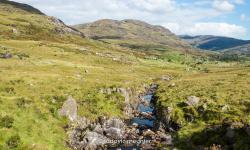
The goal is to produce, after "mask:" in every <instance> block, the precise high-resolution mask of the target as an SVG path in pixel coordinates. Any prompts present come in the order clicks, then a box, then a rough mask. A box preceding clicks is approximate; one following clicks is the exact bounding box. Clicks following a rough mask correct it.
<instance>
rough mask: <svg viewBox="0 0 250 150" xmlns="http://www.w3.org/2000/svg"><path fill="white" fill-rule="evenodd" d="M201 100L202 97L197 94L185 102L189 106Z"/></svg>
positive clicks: (195, 104)
mask: <svg viewBox="0 0 250 150" xmlns="http://www.w3.org/2000/svg"><path fill="white" fill-rule="evenodd" d="M199 102H200V98H199V97H196V96H189V97H188V98H187V101H186V102H185V103H186V104H187V105H188V106H197V105H198V104H199Z"/></svg>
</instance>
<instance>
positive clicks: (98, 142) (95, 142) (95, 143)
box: [84, 132, 109, 150]
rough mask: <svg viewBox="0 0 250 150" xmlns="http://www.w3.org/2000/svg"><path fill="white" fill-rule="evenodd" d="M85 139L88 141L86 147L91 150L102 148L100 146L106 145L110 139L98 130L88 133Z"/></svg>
mask: <svg viewBox="0 0 250 150" xmlns="http://www.w3.org/2000/svg"><path fill="white" fill-rule="evenodd" d="M84 140H85V141H86V142H87V145H86V147H85V149H90V150H92V149H93V150H96V149H100V148H99V147H101V146H103V145H105V144H106V143H107V142H108V141H109V139H108V138H107V137H105V136H103V135H101V134H98V133H96V132H88V133H86V135H85V139H84Z"/></svg>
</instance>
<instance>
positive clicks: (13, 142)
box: [6, 135, 21, 149]
mask: <svg viewBox="0 0 250 150" xmlns="http://www.w3.org/2000/svg"><path fill="white" fill-rule="evenodd" d="M6 145H7V146H8V147H9V148H10V149H13V148H17V147H18V146H20V145H21V138H20V136H19V135H13V136H11V137H10V138H9V139H8V140H7V141H6Z"/></svg>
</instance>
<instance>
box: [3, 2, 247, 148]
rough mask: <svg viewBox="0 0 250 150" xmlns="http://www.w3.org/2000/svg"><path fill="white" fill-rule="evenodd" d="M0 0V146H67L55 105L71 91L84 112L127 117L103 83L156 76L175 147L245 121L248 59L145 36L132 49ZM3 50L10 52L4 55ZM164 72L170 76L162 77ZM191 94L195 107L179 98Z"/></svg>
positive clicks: (134, 84) (138, 83) (133, 82)
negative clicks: (228, 58)
mask: <svg viewBox="0 0 250 150" xmlns="http://www.w3.org/2000/svg"><path fill="white" fill-rule="evenodd" d="M0 3H1V5H0V57H1V58H0V150H6V149H16V150H21V149H22V150H29V149H30V150H31V149H35V150H37V149H38V150H64V149H65V150H66V149H68V148H67V145H66V141H67V138H68V137H67V135H66V133H65V130H64V127H65V126H66V125H67V123H68V120H66V119H65V118H62V117H60V116H58V110H59V109H60V108H61V106H62V104H63V102H64V101H65V100H66V99H67V97H68V96H70V95H71V96H73V97H74V98H75V99H76V100H77V103H78V107H79V109H78V114H79V115H81V116H84V117H87V118H88V119H92V120H94V119H96V118H97V117H99V116H107V117H110V116H119V117H121V118H125V117H126V116H123V113H122V112H123V107H124V98H123V97H122V96H121V95H119V94H112V95H110V96H107V95H105V94H102V93H100V89H101V88H110V87H124V88H126V87H129V88H131V89H133V90H134V91H137V92H142V91H143V89H144V88H143V87H144V84H151V83H153V82H156V83H158V84H159V89H158V91H157V97H158V104H157V106H158V107H160V108H162V109H167V107H172V108H173V110H174V111H173V113H172V114H171V119H172V120H173V121H174V122H176V123H178V124H180V125H181V126H182V128H181V129H180V130H179V131H178V132H177V133H175V134H174V137H175V138H176V139H177V140H175V141H176V143H175V144H176V146H177V147H179V148H180V149H185V148H189V149H190V148H193V146H196V145H199V144H204V145H206V146H210V145H212V144H214V143H215V144H221V145H223V144H224V142H225V141H223V138H220V137H219V136H217V138H210V140H211V141H210V140H206V139H205V140H204V141H201V140H199V139H201V138H200V137H204V136H205V135H206V134H204V133H203V131H204V130H206V129H207V128H209V127H212V126H214V125H221V124H223V123H225V122H226V121H227V122H231V123H232V122H237V123H241V124H243V125H247V124H248V125H249V124H250V110H249V107H250V95H249V94H250V91H249V83H250V78H249V76H250V73H249V72H250V67H249V66H250V63H249V62H228V63H225V62H216V61H211V60H209V58H208V57H207V56H208V53H200V52H199V53H198V52H197V53H196V54H195V55H193V54H192V53H184V51H177V50H176V49H167V48H166V47H164V49H162V47H159V46H158V45H156V47H153V48H152V47H150V46H148V45H147V44H145V43H143V44H142V47H139V49H137V48H136V49H133V50H131V49H128V48H125V47H126V46H125V47H120V46H118V45H119V44H118V45H113V44H107V43H105V42H98V41H94V40H88V39H86V38H83V37H81V36H80V35H78V34H76V33H74V34H73V33H71V32H72V31H71V30H70V29H68V28H67V27H66V26H64V25H62V24H60V23H59V24H58V20H54V19H53V18H51V17H48V16H45V15H43V14H40V13H39V12H37V10H34V9H33V8H30V7H27V6H26V7H25V9H24V7H23V6H19V5H17V4H8V3H6V1H4V0H2V1H0ZM69 31H70V32H69ZM106 42H111V41H108V40H107V41H106ZM113 42H114V41H113ZM123 42H124V41H123ZM127 42H128V44H130V45H131V41H127ZM125 43H126V41H125ZM133 44H134V43H132V46H133ZM140 46H141V45H140ZM151 46H152V45H151ZM145 50H148V51H150V52H145ZM193 52H194V51H193ZM5 54H11V55H12V57H11V58H7V59H6V58H2V57H3V56H4V55H5ZM167 75H169V76H173V77H174V79H173V80H172V81H163V80H161V78H162V76H167ZM173 83H174V84H173ZM191 95H194V96H197V97H200V99H201V101H200V103H199V105H198V106H197V107H187V106H185V105H183V102H185V101H186V98H187V97H188V96H191ZM200 110H203V111H202V112H201V111H200ZM190 118H192V119H191V121H190ZM239 126H240V127H239V131H237V134H238V135H237V136H236V137H237V140H236V144H237V148H242V145H243V146H245V145H249V143H247V141H248V140H247V138H248V137H247V135H245V134H241V135H240V134H239V133H240V132H241V128H242V126H241V125H239ZM221 130H222V131H223V132H224V129H221ZM216 132H217V130H216ZM217 133H220V132H217ZM214 135H217V134H214ZM242 135H243V136H242ZM220 139H221V140H220Z"/></svg>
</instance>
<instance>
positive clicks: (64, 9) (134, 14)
mask: <svg viewBox="0 0 250 150" xmlns="http://www.w3.org/2000/svg"><path fill="white" fill-rule="evenodd" d="M14 1H17V2H23V3H28V4H30V5H32V6H34V7H36V8H38V9H40V10H42V11H43V12H44V13H46V14H48V15H51V16H55V17H58V18H60V19H62V20H63V21H64V22H66V23H67V24H80V23H87V22H92V21H95V20H98V19H104V18H109V19H117V20H122V19H138V20H142V21H146V22H149V23H151V24H156V25H166V27H169V28H170V29H171V30H172V31H173V32H174V33H176V34H192V35H195V34H216V35H218V34H222V35H223V36H234V37H235V36H239V35H241V34H244V31H243V29H242V28H237V27H238V26H236V25H230V24H226V23H225V24H222V25H221V24H215V23H210V26H209V23H206V24H200V23H199V22H204V20H205V21H207V20H213V18H215V17H220V16H225V15H227V14H228V12H230V11H232V10H233V9H234V8H235V7H236V6H237V4H241V3H242V2H244V1H243V0H196V1H195V2H194V3H185V2H180V1H177V0H70V1H69V0H42V1H41V0H14ZM211 24H212V25H211ZM217 25H221V26H223V27H225V28H226V29H222V28H221V31H218V28H217ZM200 26H202V27H200ZM204 26H208V27H209V28H207V29H205V28H203V27H204ZM211 26H212V27H211ZM228 28H229V31H227V29H228ZM224 30H225V31H224Z"/></svg>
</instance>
